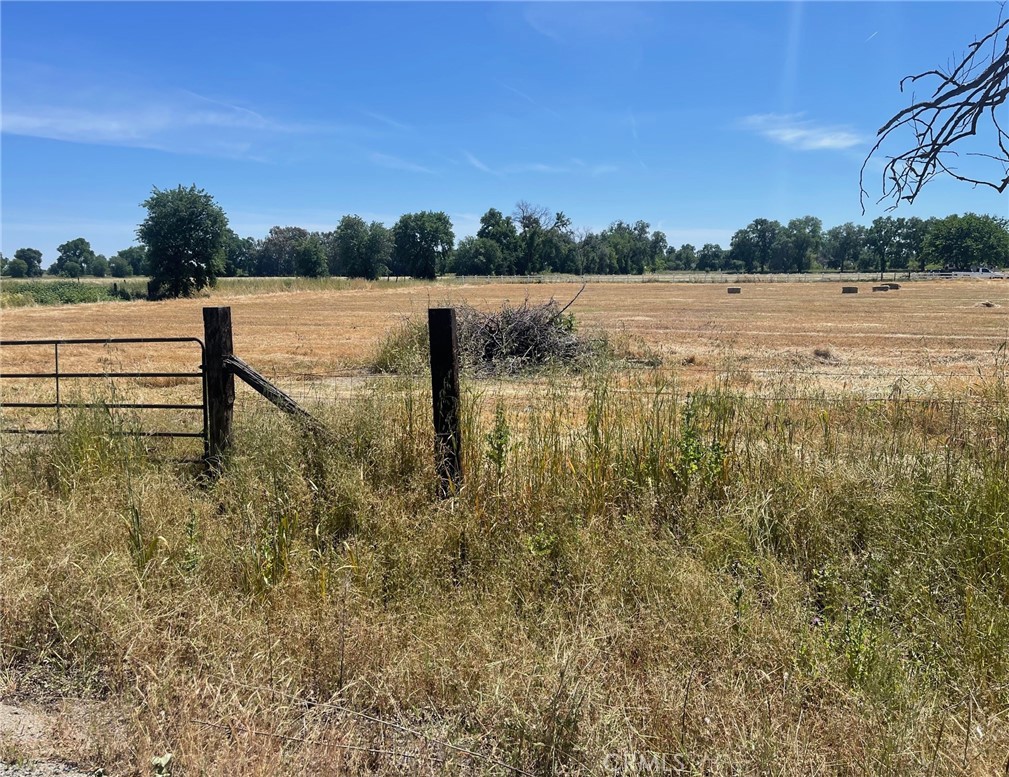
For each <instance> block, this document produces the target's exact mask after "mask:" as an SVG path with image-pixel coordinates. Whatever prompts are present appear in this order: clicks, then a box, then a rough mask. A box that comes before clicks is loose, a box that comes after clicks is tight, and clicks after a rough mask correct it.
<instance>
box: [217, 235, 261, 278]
mask: <svg viewBox="0 0 1009 777" xmlns="http://www.w3.org/2000/svg"><path fill="white" fill-rule="evenodd" d="M258 251H259V243H258V241H257V240H256V239H255V238H254V237H240V236H239V235H238V233H237V232H235V231H234V230H233V229H231V228H230V227H229V228H228V230H227V231H226V232H225V233H224V269H223V270H222V272H221V274H222V275H224V276H225V277H228V278H234V277H236V276H240V275H243V276H244V275H255V274H256V255H257V252H258Z"/></svg>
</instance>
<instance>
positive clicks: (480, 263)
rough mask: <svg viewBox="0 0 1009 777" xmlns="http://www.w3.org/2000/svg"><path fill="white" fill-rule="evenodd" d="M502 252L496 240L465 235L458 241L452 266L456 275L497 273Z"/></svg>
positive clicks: (501, 261)
mask: <svg viewBox="0 0 1009 777" xmlns="http://www.w3.org/2000/svg"><path fill="white" fill-rule="evenodd" d="M502 257H503V252H502V251H501V246H500V245H498V243H497V242H495V241H494V240H491V239H490V238H486V237H467V238H463V239H462V240H461V241H459V247H458V248H456V250H455V257H454V260H453V264H452V267H453V269H454V270H455V273H456V275H498V274H500V272H501V269H502V265H503V258H502Z"/></svg>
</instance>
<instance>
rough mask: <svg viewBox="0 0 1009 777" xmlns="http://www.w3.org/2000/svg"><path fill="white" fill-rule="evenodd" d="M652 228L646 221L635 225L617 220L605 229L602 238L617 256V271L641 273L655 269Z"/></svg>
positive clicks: (637, 222)
mask: <svg viewBox="0 0 1009 777" xmlns="http://www.w3.org/2000/svg"><path fill="white" fill-rule="evenodd" d="M650 229H651V228H650V226H649V225H648V222H645V221H636V222H634V224H633V225H631V224H628V223H626V222H624V221H615V222H613V223H612V224H610V226H609V227H607V228H606V229H605V230H603V232H602V238H603V240H605V241H606V243H607V245H608V246H609V247H610V250H611V251H612V252H613V255H614V256H615V257H616V262H617V272H619V273H623V274H635V275H641V274H642V273H644V272H646V271H648V270H651V269H653V267H654V264H653V254H652V242H651V237H650Z"/></svg>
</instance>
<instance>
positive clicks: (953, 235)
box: [924, 213, 1009, 270]
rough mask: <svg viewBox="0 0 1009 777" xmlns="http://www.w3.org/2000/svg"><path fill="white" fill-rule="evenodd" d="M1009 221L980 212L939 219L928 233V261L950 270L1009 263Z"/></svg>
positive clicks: (926, 238) (1002, 265) (926, 239)
mask: <svg viewBox="0 0 1009 777" xmlns="http://www.w3.org/2000/svg"><path fill="white" fill-rule="evenodd" d="M1007 227H1009V222H1007V220H1006V219H1001V218H996V217H994V216H988V215H978V214H977V213H965V214H964V215H962V216H957V215H952V216H947V217H946V218H944V219H937V220H936V221H935V222H934V223H933V224H932V225H931V227H930V228H929V230H928V234H927V235H926V237H925V247H924V253H925V254H926V256H927V257H928V261H929V262H931V263H933V264H938V265H941V266H942V267H945V268H948V269H950V270H969V269H970V268H971V267H981V266H988V267H1004V266H1006V265H1007V264H1009V230H1007Z"/></svg>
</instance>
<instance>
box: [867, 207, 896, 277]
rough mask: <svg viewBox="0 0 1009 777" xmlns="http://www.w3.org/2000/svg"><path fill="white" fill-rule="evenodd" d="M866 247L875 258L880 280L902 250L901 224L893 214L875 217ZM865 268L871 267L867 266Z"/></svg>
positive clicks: (868, 233)
mask: <svg viewBox="0 0 1009 777" xmlns="http://www.w3.org/2000/svg"><path fill="white" fill-rule="evenodd" d="M865 242H866V247H867V248H868V249H869V251H868V253H869V256H870V257H871V258H872V259H873V260H874V263H875V268H873V269H875V270H876V271H877V272H878V273H879V277H880V280H882V278H883V273H885V272H886V270H887V268H888V267H889V266H890V264H891V262H892V261H893V259H894V257H895V256H896V255H898V254H899V252H900V251H902V246H901V234H900V225H899V223H898V222H897V220H896V219H894V218H893V217H892V216H880V217H879V218H876V219H873V222H872V224H871V225H870V227H869V230H868V232H866V241H865ZM865 269H869V268H868V267H866V268H865Z"/></svg>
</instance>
